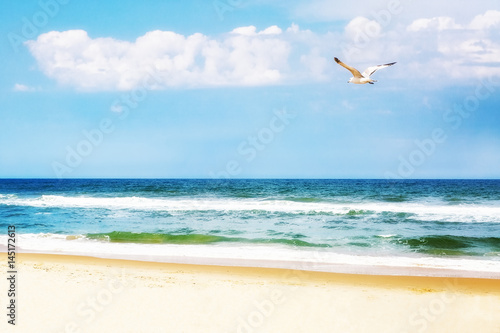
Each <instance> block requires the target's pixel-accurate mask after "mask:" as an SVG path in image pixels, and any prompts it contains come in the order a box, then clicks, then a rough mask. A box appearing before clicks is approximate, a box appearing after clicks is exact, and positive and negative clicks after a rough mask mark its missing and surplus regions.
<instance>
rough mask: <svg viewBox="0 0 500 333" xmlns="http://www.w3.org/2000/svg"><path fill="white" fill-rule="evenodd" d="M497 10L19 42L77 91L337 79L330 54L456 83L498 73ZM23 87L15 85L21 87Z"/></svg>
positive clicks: (397, 74) (80, 34) (55, 35)
mask: <svg viewBox="0 0 500 333" xmlns="http://www.w3.org/2000/svg"><path fill="white" fill-rule="evenodd" d="M499 28H500V11H496V10H487V11H486V12H484V13H483V14H480V15H477V16H475V17H472V18H471V19H469V21H468V22H465V23H464V22H463V21H462V22H457V21H456V20H455V19H454V18H453V17H449V16H436V17H426V18H418V19H414V20H412V21H409V22H407V23H405V24H404V25H402V24H399V23H398V24H396V23H394V22H392V23H391V22H388V18H387V17H384V16H380V17H378V18H377V17H372V16H368V17H363V16H358V17H355V18H353V19H351V20H350V21H349V22H347V24H345V26H344V27H343V29H342V30H339V31H330V32H327V33H324V34H318V33H315V32H312V31H310V30H301V29H300V28H299V27H298V26H297V25H295V24H292V26H290V27H289V28H287V29H285V30H282V29H281V28H280V27H278V26H271V27H268V28H265V29H262V30H260V31H259V30H258V29H257V28H256V27H254V26H246V27H238V28H235V29H234V30H232V31H230V32H228V33H226V34H223V35H220V36H217V37H211V36H207V35H204V34H202V33H195V34H193V35H190V36H184V35H182V34H178V33H176V32H172V31H159V30H155V31H150V32H148V33H146V34H144V35H143V36H140V37H138V38H137V39H136V40H135V41H123V40H117V39H114V38H101V37H98V38H92V37H90V36H89V35H88V34H87V32H86V31H84V30H68V31H62V32H59V31H51V32H48V33H44V34H42V35H40V36H39V37H38V38H37V39H36V40H31V41H27V42H26V45H27V47H28V49H29V51H30V52H31V54H32V55H33V56H34V58H35V59H36V61H37V63H38V66H39V68H40V70H41V71H42V72H43V73H44V74H45V75H46V76H48V77H49V78H52V79H54V80H55V81H56V82H58V83H59V84H60V85H62V86H66V87H72V88H75V89H77V90H84V91H106V90H108V91H109V90H111V91H112V90H122V91H126V90H132V89H134V88H137V87H139V86H140V85H141V84H142V83H143V81H144V79H145V78H148V77H153V78H154V80H153V81H152V82H151V83H150V84H149V88H151V89H169V88H196V87H222V86H263V85H279V84H302V83H311V82H326V81H329V80H332V79H334V78H335V77H338V76H340V75H341V76H342V81H343V80H344V79H345V77H344V76H345V75H346V74H347V73H345V71H343V70H340V71H339V68H338V66H336V65H335V64H334V63H333V61H332V59H333V56H338V57H341V58H342V59H343V60H345V61H347V62H350V63H352V64H353V65H355V64H357V65H356V66H360V69H362V68H361V67H363V66H364V65H373V64H375V63H378V62H389V61H397V62H398V64H399V65H400V66H404V67H403V68H404V69H402V70H399V71H392V72H387V73H386V74H384V75H386V76H388V77H392V78H393V79H398V78H400V79H402V78H404V77H405V76H406V75H408V73H409V72H411V75H412V77H413V78H414V79H426V80H434V79H436V78H439V77H442V78H445V79H442V80H436V82H437V81H439V82H441V83H443V82H444V83H445V82H447V81H449V82H450V84H457V81H456V80H470V79H481V78H484V77H487V76H500V60H499V59H500V42H499V36H500V35H499V34H498V31H499ZM19 90H21V89H19Z"/></svg>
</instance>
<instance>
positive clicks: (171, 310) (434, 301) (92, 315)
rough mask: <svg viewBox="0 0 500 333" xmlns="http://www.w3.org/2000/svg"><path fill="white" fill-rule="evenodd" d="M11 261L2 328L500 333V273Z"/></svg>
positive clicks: (36, 258)
mask: <svg viewBox="0 0 500 333" xmlns="http://www.w3.org/2000/svg"><path fill="white" fill-rule="evenodd" d="M4 255H5V254H4ZM17 261H18V281H17V282H18V285H17V289H18V292H19V296H18V299H17V316H18V317H17V325H16V326H15V327H12V326H11V325H8V324H7V319H8V318H7V316H6V313H7V310H6V306H5V305H6V304H7V296H6V291H7V289H8V287H7V281H6V279H5V278H2V279H1V280H0V281H1V282H0V295H1V296H0V300H1V307H2V309H4V310H3V311H2V316H1V318H2V320H1V323H0V332H30V333H31V332H40V333H41V332H56V333H58V332H119V333H121V332H204V333H205V332H245V333H247V332H273V333H276V332H286V333H289V332H314V333H316V332H329V333H331V332H384V333H386V332H398V333H399V332H482V333H485V332H494V333H500V280H488V279H460V278H435V277H433V278H427V277H402V276H399V277H398V276H392V277H391V276H370V275H349V274H333V273H319V272H305V271H294V270H282V269H265V268H238V267H220V266H198V265H180V264H164V263H149V262H137V261H127V260H109V259H96V258H89V257H76V256H58V255H41V254H18V257H17ZM4 267H5V266H4ZM4 276H6V273H5V274H4Z"/></svg>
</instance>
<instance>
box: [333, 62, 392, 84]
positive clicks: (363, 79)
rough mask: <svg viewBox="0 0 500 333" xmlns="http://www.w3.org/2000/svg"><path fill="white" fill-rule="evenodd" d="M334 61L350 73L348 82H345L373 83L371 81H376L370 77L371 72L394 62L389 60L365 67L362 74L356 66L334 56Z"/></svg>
mask: <svg viewBox="0 0 500 333" xmlns="http://www.w3.org/2000/svg"><path fill="white" fill-rule="evenodd" d="M335 62H336V63H337V64H339V65H340V66H342V67H344V68H346V69H347V70H348V71H349V72H351V73H352V75H353V77H351V78H350V79H349V82H347V83H356V84H365V83H369V84H373V82H377V81H375V80H372V79H370V76H372V75H373V73H375V72H376V71H378V70H379V69H381V68H384V67H389V66H392V65H394V64H395V62H391V63H390V64H385V65H377V66H372V67H368V68H367V69H365V71H364V72H363V74H361V73H360V72H359V71H358V70H357V69H356V68H354V67H351V66H348V65H346V64H344V63H343V62H342V61H340V60H339V59H338V58H335Z"/></svg>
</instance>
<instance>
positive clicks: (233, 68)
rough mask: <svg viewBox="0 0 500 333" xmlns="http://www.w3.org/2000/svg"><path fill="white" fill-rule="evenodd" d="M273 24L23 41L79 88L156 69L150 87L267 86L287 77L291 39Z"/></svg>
mask: <svg viewBox="0 0 500 333" xmlns="http://www.w3.org/2000/svg"><path fill="white" fill-rule="evenodd" d="M281 35H282V30H281V29H280V28H278V27H277V26H271V27H269V28H267V29H264V30H262V31H259V32H257V29H256V28H255V27H253V26H250V27H241V28H237V29H234V30H233V31H232V32H231V33H230V34H227V35H226V36H223V37H222V38H220V39H213V38H210V37H208V36H205V35H203V34H200V33H195V34H193V35H191V36H183V35H181V34H177V33H175V32H171V31H151V32H148V33H146V34H145V35H143V36H141V37H139V38H137V39H136V40H135V41H134V42H128V41H120V40H116V39H113V38H90V37H89V36H88V34H87V32H86V31H83V30H69V31H63V32H58V31H52V32H48V33H45V34H42V35H40V36H39V37H38V39H37V40H32V41H28V42H26V44H27V46H28V48H29V50H30V52H31V53H32V54H33V56H34V57H35V58H36V60H37V62H38V65H39V67H40V69H41V70H42V71H43V72H44V73H45V74H46V75H47V76H48V77H50V78H53V79H55V80H56V81H57V82H58V83H59V84H61V85H66V86H72V87H75V88H77V89H81V90H131V89H134V88H136V87H138V86H140V85H141V84H142V81H143V80H144V79H145V78H147V77H150V76H151V75H153V74H151V72H153V73H154V75H153V78H154V83H152V84H151V87H150V88H152V89H164V88H168V87H196V86H220V85H266V84H276V83H279V82H280V81H281V80H283V79H284V78H285V77H286V69H287V67H288V66H287V64H288V57H289V53H290V50H291V46H290V42H289V41H288V40H286V38H284V37H283V36H281Z"/></svg>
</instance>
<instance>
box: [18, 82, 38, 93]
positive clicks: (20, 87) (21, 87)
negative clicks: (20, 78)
mask: <svg viewBox="0 0 500 333" xmlns="http://www.w3.org/2000/svg"><path fill="white" fill-rule="evenodd" d="M13 90H14V91H23V92H26V91H36V90H37V89H36V88H33V87H30V86H27V85H25V84H21V83H16V84H14V88H13Z"/></svg>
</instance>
